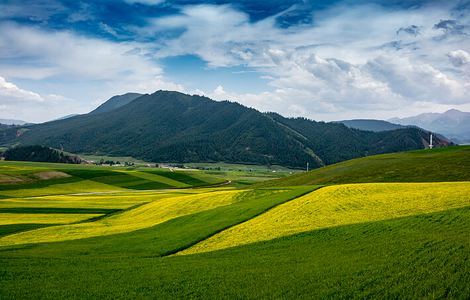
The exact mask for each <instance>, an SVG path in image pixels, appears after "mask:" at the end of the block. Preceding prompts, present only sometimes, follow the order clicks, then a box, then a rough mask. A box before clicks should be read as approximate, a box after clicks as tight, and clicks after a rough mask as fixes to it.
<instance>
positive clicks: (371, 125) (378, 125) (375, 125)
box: [337, 119, 405, 132]
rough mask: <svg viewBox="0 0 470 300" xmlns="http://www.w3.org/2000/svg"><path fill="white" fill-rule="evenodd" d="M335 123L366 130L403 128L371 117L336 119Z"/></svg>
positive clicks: (377, 130)
mask: <svg viewBox="0 0 470 300" xmlns="http://www.w3.org/2000/svg"><path fill="white" fill-rule="evenodd" d="M337 123H342V124H344V125H346V126H347V127H349V128H355V129H359V130H366V131H375V132H380V131H387V130H395V129H400V128H404V127H405V126H403V125H399V124H394V123H390V122H387V121H383V120H373V119H354V120H343V121H337Z"/></svg>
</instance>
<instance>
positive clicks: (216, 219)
mask: <svg viewBox="0 0 470 300" xmlns="http://www.w3.org/2000/svg"><path fill="white" fill-rule="evenodd" d="M469 150H470V147H452V148H448V149H445V150H440V149H436V150H432V151H412V152H405V153H397V154H387V155H380V156H372V157H367V158H361V159H356V160H352V161H347V162H345V163H342V164H343V165H342V164H341V163H340V164H337V165H333V166H328V167H324V168H321V169H317V170H314V171H311V172H309V173H302V174H298V175H293V176H290V177H285V178H280V179H275V180H271V181H266V179H272V178H273V177H276V175H275V174H276V172H267V171H265V170H261V171H258V172H256V170H255V169H256V168H250V167H247V168H242V167H239V166H237V167H234V166H224V165H219V166H222V167H226V168H232V170H227V169H226V170H223V169H222V170H218V169H217V170H216V169H214V168H212V169H210V168H207V169H210V170H199V171H189V170H188V171H184V170H168V169H157V168H143V167H135V168H123V167H97V166H83V165H62V164H44V163H27V162H22V163H20V162H0V174H1V176H2V177H0V180H3V182H1V183H0V264H1V265H2V269H1V271H0V281H1V282H2V284H1V285H0V298H5V299H37V298H46V299H47V298H77V299H78V298H80V299H83V298H123V297H124V298H305V297H312V296H313V297H315V298H352V297H357V298H397V297H398V298H461V299H464V298H468V297H470V288H469V285H468V282H470V275H469V274H470V263H469V262H470V238H469V237H470V229H469V228H470V178H468V172H466V170H468V169H469V168H470V162H469V161H468V154H469V153H470V152H469ZM429 161H433V162H434V164H435V165H436V166H435V167H429V168H424V167H423V168H421V166H422V165H425V166H429V165H430V163H429ZM219 166H217V168H218V167H219ZM234 168H236V170H235V169H234ZM433 168H435V170H437V169H438V170H439V172H437V171H436V172H433V170H434V169H433ZM428 170H431V171H430V172H428ZM282 172H284V173H287V172H289V171H288V170H283V171H282ZM282 172H280V174H278V177H281V176H285V174H284V173H282Z"/></svg>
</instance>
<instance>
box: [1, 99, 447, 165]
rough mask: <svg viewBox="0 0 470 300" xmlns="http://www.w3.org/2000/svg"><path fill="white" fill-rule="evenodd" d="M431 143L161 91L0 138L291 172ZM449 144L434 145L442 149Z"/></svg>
mask: <svg viewBox="0 0 470 300" xmlns="http://www.w3.org/2000/svg"><path fill="white" fill-rule="evenodd" d="M109 101H111V104H113V105H114V104H115V102H116V101H115V99H113V98H111V99H110V100H109ZM101 107H108V108H109V107H111V105H106V103H105V104H103V105H102V106H101ZM2 132H3V133H2ZM428 136H429V134H428V133H427V132H425V131H423V130H420V129H417V128H405V129H399V130H393V131H386V132H367V131H361V130H356V129H351V128H347V127H346V126H344V125H343V124H335V123H324V122H315V121H311V120H308V119H304V118H291V119H289V118H285V117H283V116H281V115H278V114H274V113H261V112H259V111H257V110H255V109H252V108H248V107H245V106H243V105H241V104H238V103H234V102H228V101H221V102H218V101H213V100H211V99H209V98H206V97H201V96H196V95H194V96H190V95H185V94H182V93H178V92H169V91H158V92H155V93H154V94H151V95H142V96H140V97H138V98H136V99H134V100H132V101H130V102H129V103H127V104H125V105H122V106H120V107H118V108H115V109H113V110H108V111H105V112H101V113H97V112H96V110H95V111H93V112H92V113H90V114H87V115H80V116H76V117H73V118H69V119H65V120H59V121H54V122H48V123H44V124H38V125H32V126H25V127H23V128H20V129H17V128H10V129H6V130H3V131H0V143H1V144H15V143H19V144H24V145H35V144H40V145H45V146H49V147H53V148H56V149H63V150H66V151H68V152H73V153H89V154H107V155H114V156H132V157H136V158H141V159H144V160H147V161H154V162H180V163H181V162H220V161H223V162H231V163H251V164H279V165H284V166H290V167H304V166H305V164H306V163H307V162H309V163H310V166H311V167H312V168H314V167H319V166H323V165H325V164H332V163H336V162H339V161H342V160H346V159H350V158H355V157H362V156H366V155H372V154H378V153H387V152H396V151H403V150H412V149H421V148H424V147H426V146H427V139H428ZM12 137H13V138H12ZM447 144H448V143H447V142H446V141H444V140H440V139H439V138H436V140H435V145H436V146H439V145H447Z"/></svg>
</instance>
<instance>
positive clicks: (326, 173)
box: [259, 146, 470, 186]
mask: <svg viewBox="0 0 470 300" xmlns="http://www.w3.org/2000/svg"><path fill="white" fill-rule="evenodd" d="M445 181H470V146H454V147H447V148H441V149H432V150H429V149H426V150H419V151H410V152H402V153H391V154H383V155H376V156H370V157H364V158H358V159H353V160H349V161H344V162H341V163H337V164H334V165H330V166H326V167H323V168H319V169H316V170H313V171H310V172H306V173H300V174H296V175H293V176H290V177H286V178H282V179H276V180H271V181H266V182H263V183H260V184H259V185H260V186H294V185H310V184H343V183H366V182H445Z"/></svg>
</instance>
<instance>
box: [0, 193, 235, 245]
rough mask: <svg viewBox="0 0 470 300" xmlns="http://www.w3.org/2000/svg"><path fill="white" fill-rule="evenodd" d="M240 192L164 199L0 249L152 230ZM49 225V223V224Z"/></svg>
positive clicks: (19, 238)
mask: <svg viewBox="0 0 470 300" xmlns="http://www.w3.org/2000/svg"><path fill="white" fill-rule="evenodd" d="M241 192H243V191H241V190H238V191H219V192H209V193H203V194H195V195H185V196H179V197H171V198H163V199H159V200H155V201H153V202H150V203H147V204H144V205H141V206H139V207H137V208H135V209H132V210H128V211H125V212H123V213H119V214H115V215H112V216H109V217H106V218H103V219H100V220H98V221H96V222H86V223H80V224H71V225H63V226H54V227H47V228H42V229H38V230H32V231H27V232H22V233H18V234H13V235H9V236H5V237H3V238H0V246H7V245H16V244H26V243H41V242H56V241H65V240H74V239H82V238H89V237H95V236H103V235H111V234H117V233H124V232H130V231H135V230H139V229H143V228H147V227H151V226H154V225H157V224H160V223H163V222H165V221H168V220H170V219H173V218H177V217H181V216H185V215H190V214H194V213H197V212H201V211H205V210H209V209H212V208H216V207H219V206H224V205H229V204H231V203H233V202H235V201H237V199H236V197H235V196H236V195H237V194H239V193H241ZM51 222H52V221H51Z"/></svg>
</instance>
